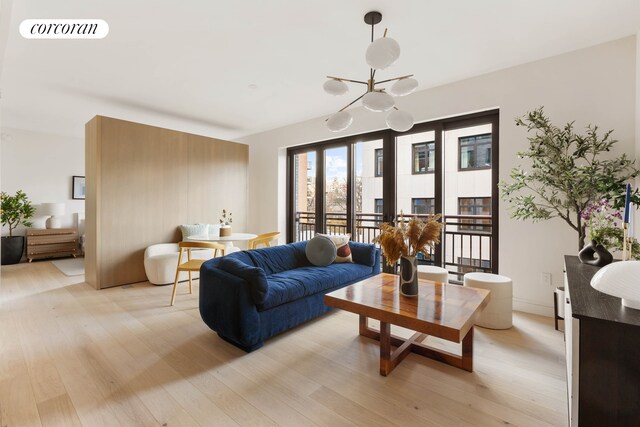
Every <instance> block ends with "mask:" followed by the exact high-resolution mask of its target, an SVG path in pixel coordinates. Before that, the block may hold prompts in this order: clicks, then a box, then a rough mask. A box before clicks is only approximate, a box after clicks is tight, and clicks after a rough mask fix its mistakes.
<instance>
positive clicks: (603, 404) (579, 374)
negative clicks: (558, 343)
mask: <svg viewBox="0 0 640 427" xmlns="http://www.w3.org/2000/svg"><path fill="white" fill-rule="evenodd" d="M564 262H565V270H566V273H565V291H566V292H565V296H566V302H565V340H566V352H567V386H568V392H569V393H568V401H569V425H570V426H572V427H575V426H577V425H580V426H581V427H585V426H587V427H588V426H639V425H640V310H634V309H632V308H627V307H623V306H622V303H621V300H620V298H616V297H613V296H610V295H606V294H603V293H602V292H599V291H596V290H595V289H593V288H592V287H591V278H592V277H593V275H594V274H595V273H596V271H598V267H593V266H590V265H586V264H582V263H581V262H580V260H578V257H575V256H565V259H564ZM639 285H640V284H639Z"/></svg>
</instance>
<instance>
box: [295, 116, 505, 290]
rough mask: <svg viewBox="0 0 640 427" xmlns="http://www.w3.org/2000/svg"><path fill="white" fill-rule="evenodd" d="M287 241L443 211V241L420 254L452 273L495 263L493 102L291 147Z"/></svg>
mask: <svg viewBox="0 0 640 427" xmlns="http://www.w3.org/2000/svg"><path fill="white" fill-rule="evenodd" d="M288 156H289V163H288V168H289V170H288V195H289V197H288V198H287V200H288V207H287V211H288V229H287V238H288V241H290V242H293V241H300V240H307V239H309V238H311V237H313V235H315V233H329V234H340V233H349V234H351V239H352V240H354V241H358V242H365V243H370V242H372V241H373V239H374V238H375V237H376V236H377V235H378V234H379V229H378V227H379V225H380V224H381V223H382V222H391V221H398V220H400V218H401V217H402V218H404V219H405V220H408V219H409V218H410V217H418V218H426V217H427V216H428V215H431V214H441V215H442V221H443V223H444V224H445V225H444V231H443V234H442V238H441V242H440V244H438V245H437V246H436V247H435V248H434V250H433V251H431V252H430V253H428V254H426V255H424V256H420V258H419V262H420V263H423V264H435V265H439V266H444V267H446V268H447V269H448V270H449V271H450V273H451V275H450V276H451V277H452V279H453V280H452V281H453V282H456V281H460V279H461V277H462V275H464V273H466V272H469V271H487V272H497V269H498V258H497V254H498V251H497V247H498V239H497V235H498V234H497V233H498V222H497V212H498V209H497V208H498V198H497V179H498V111H497V110H496V111H490V112H483V113H478V114H473V115H467V116H463V117H455V118H450V119H444V120H438V121H433V122H428V123H421V124H417V125H415V126H414V127H413V129H411V130H410V131H409V132H404V133H401V134H400V133H397V132H394V131H392V130H385V131H379V132H374V133H369V134H364V135H356V136H351V137H346V138H339V139H335V140H331V141H326V142H322V143H315V144H309V145H305V146H300V147H294V148H291V149H289V150H288Z"/></svg>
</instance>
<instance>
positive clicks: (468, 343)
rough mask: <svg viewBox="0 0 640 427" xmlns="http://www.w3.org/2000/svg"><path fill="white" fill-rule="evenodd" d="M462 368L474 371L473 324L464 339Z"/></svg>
mask: <svg viewBox="0 0 640 427" xmlns="http://www.w3.org/2000/svg"><path fill="white" fill-rule="evenodd" d="M460 359H461V363H460V365H461V366H460V368H462V369H464V370H465V371H469V372H473V326H472V327H471V329H469V332H467V335H465V337H464V338H463V339H462V357H461V358H460Z"/></svg>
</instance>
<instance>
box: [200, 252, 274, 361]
mask: <svg viewBox="0 0 640 427" xmlns="http://www.w3.org/2000/svg"><path fill="white" fill-rule="evenodd" d="M215 261H216V260H215V259H214V260H210V261H207V262H205V263H204V264H203V265H202V267H201V268H200V316H201V317H202V320H203V321H204V322H205V323H206V324H207V326H209V327H210V328H211V329H213V330H214V331H216V332H217V333H218V335H220V337H221V338H223V339H225V340H227V341H230V342H231V343H233V344H234V345H236V346H238V347H240V348H242V349H243V350H245V351H253V350H255V349H257V348H260V347H262V344H263V341H262V335H261V327H260V317H259V316H258V310H257V308H256V305H255V303H254V301H253V298H252V293H251V285H250V284H249V283H247V281H246V280H244V279H242V278H240V277H238V276H235V275H233V274H231V273H228V272H226V271H224V270H221V269H220V268H218V267H217V265H216V264H217V263H216V262H215Z"/></svg>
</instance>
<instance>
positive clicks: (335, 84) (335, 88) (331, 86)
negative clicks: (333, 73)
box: [322, 79, 349, 96]
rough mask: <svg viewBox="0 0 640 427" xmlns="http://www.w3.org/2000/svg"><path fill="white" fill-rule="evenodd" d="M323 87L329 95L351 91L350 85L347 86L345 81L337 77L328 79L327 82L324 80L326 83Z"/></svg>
mask: <svg viewBox="0 0 640 427" xmlns="http://www.w3.org/2000/svg"><path fill="white" fill-rule="evenodd" d="M322 87H323V88H324V91H325V92H327V93H328V94H329V95H336V96H338V95H344V94H345V93H347V92H349V86H347V84H346V83H345V82H343V81H341V80H337V79H330V80H327V81H326V82H324V85H322Z"/></svg>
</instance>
